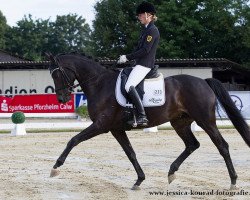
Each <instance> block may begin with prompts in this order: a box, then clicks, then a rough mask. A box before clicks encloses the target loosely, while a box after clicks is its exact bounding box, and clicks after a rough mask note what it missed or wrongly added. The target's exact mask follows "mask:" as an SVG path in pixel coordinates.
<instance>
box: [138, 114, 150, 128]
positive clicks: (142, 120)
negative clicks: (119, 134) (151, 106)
mask: <svg viewBox="0 0 250 200" xmlns="http://www.w3.org/2000/svg"><path fill="white" fill-rule="evenodd" d="M136 122H137V125H138V126H147V125H148V119H147V118H146V117H144V116H143V117H139V118H138V119H137V120H136Z"/></svg>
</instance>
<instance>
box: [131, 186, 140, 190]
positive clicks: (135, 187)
mask: <svg viewBox="0 0 250 200" xmlns="http://www.w3.org/2000/svg"><path fill="white" fill-rule="evenodd" d="M140 189H141V188H140V186H138V185H133V187H132V188H131V190H140Z"/></svg>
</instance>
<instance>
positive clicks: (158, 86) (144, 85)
mask: <svg viewBox="0 0 250 200" xmlns="http://www.w3.org/2000/svg"><path fill="white" fill-rule="evenodd" d="M132 69H133V68H132V67H127V68H124V69H123V70H122V71H121V72H120V74H119V76H118V78H117V81H116V90H115V93H116V100H117V102H118V103H119V104H120V105H121V106H123V107H133V105H132V104H130V103H129V98H128V95H127V92H126V90H125V85H126V82H127V80H128V77H129V74H130V73H131V71H132ZM157 69H158V66H156V67H155V68H154V69H153V70H151V71H150V72H149V73H148V74H147V76H146V77H145V79H144V80H142V81H141V82H140V83H139V84H138V85H137V86H136V90H137V92H138V94H139V96H140V98H141V99H142V103H143V106H144V107H155V106H161V105H163V104H164V103H165V85H164V77H163V75H162V73H158V71H157Z"/></svg>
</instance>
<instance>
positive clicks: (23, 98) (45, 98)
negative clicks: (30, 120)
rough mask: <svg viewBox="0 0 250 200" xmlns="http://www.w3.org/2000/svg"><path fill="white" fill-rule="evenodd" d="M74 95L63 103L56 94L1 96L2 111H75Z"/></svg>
mask: <svg viewBox="0 0 250 200" xmlns="http://www.w3.org/2000/svg"><path fill="white" fill-rule="evenodd" d="M74 97H75V95H73V94H72V95H71V100H70V101H69V102H68V103H66V104H62V103H59V102H58V101H57V97H56V95H55V94H38V95H15V96H14V97H11V98H10V97H5V96H0V113H13V112H15V111H22V112H24V113H73V112H74V110H75V107H74Z"/></svg>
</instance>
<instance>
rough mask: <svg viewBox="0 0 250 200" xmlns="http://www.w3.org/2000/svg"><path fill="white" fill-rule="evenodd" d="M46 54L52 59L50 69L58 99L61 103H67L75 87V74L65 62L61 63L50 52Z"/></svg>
mask: <svg viewBox="0 0 250 200" xmlns="http://www.w3.org/2000/svg"><path fill="white" fill-rule="evenodd" d="M46 56H47V57H48V58H49V59H50V61H51V64H50V66H49V70H50V74H51V77H52V78H53V81H54V84H55V92H56V95H57V100H58V101H59V102H60V103H66V102H68V101H69V100H70V99H71V92H72V91H73V89H74V81H75V74H74V73H73V71H72V70H69V69H67V68H66V67H65V66H64V63H61V62H60V61H59V60H58V58H57V57H54V56H53V55H52V54H50V53H46Z"/></svg>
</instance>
